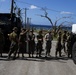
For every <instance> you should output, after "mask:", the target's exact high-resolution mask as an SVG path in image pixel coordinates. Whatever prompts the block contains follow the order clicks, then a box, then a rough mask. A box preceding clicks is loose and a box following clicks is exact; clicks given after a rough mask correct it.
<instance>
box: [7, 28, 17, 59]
mask: <svg viewBox="0 0 76 75" xmlns="http://www.w3.org/2000/svg"><path fill="white" fill-rule="evenodd" d="M17 31H18V28H17V27H14V28H13V32H12V33H10V34H8V36H9V39H10V41H11V45H10V50H9V53H8V57H7V59H10V57H11V54H12V53H14V56H13V59H15V58H16V53H17V50H18V35H17Z"/></svg>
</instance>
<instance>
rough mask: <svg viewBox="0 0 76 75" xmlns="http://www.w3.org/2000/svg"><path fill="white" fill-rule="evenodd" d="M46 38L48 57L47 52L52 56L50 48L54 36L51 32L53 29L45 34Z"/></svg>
mask: <svg viewBox="0 0 76 75" xmlns="http://www.w3.org/2000/svg"><path fill="white" fill-rule="evenodd" d="M45 40H46V57H47V54H48V56H50V52H51V51H50V50H51V47H52V40H53V36H52V34H51V31H48V34H46V35H45Z"/></svg>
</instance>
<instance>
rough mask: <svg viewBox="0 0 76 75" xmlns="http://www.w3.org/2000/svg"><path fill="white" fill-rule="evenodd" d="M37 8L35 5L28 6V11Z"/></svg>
mask: <svg viewBox="0 0 76 75" xmlns="http://www.w3.org/2000/svg"><path fill="white" fill-rule="evenodd" d="M37 8H38V7H37V6H35V5H31V6H30V9H37Z"/></svg>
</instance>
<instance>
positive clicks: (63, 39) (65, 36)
mask: <svg viewBox="0 0 76 75" xmlns="http://www.w3.org/2000/svg"><path fill="white" fill-rule="evenodd" d="M66 33H67V32H66V31H64V33H63V36H62V43H63V49H64V52H65V53H66V46H65V44H66V41H67V35H66Z"/></svg>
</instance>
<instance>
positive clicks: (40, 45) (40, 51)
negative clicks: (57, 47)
mask: <svg viewBox="0 0 76 75" xmlns="http://www.w3.org/2000/svg"><path fill="white" fill-rule="evenodd" d="M37 41H38V42H37V54H36V57H37V56H38V55H39V57H41V53H42V50H43V49H42V48H43V47H42V45H43V35H42V30H40V31H39V34H38V35H37Z"/></svg>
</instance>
